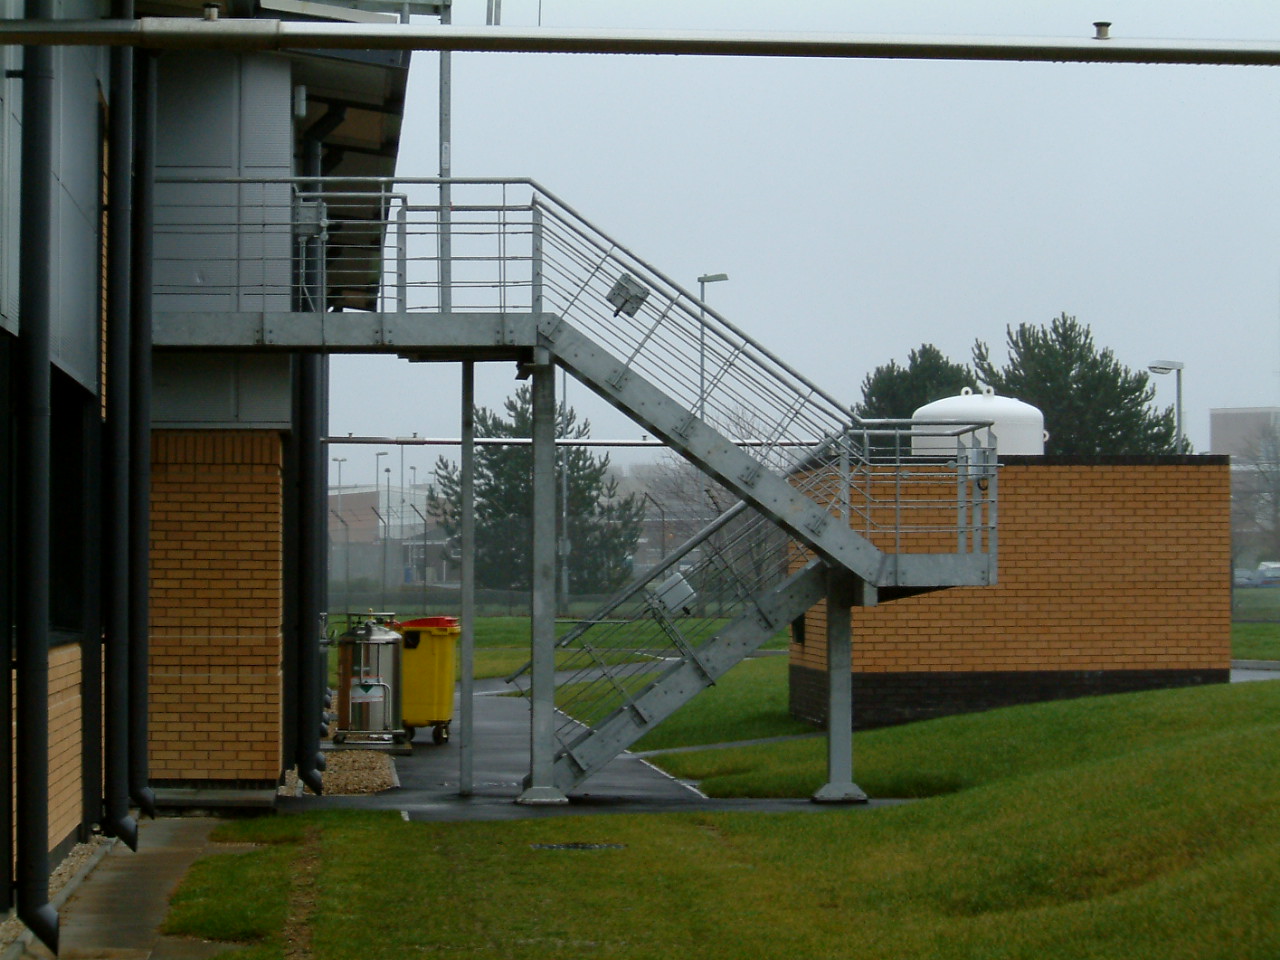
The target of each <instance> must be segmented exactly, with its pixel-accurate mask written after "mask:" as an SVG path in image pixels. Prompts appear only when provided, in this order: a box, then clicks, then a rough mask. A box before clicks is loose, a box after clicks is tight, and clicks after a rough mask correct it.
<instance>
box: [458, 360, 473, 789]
mask: <svg viewBox="0 0 1280 960" xmlns="http://www.w3.org/2000/svg"><path fill="white" fill-rule="evenodd" d="M459 471H460V473H461V478H460V479H461V491H460V494H461V497H462V509H461V513H462V517H461V524H460V526H461V529H460V530H459V531H458V532H459V533H460V534H461V540H462V571H461V574H460V579H461V581H462V582H461V584H460V585H459V586H460V590H461V593H462V638H461V656H460V663H459V670H460V672H461V677H462V684H461V689H460V691H459V697H460V699H461V715H460V716H459V718H458V723H459V727H460V729H459V737H458V793H459V794H460V795H461V796H464V797H469V796H471V792H472V789H473V788H474V781H475V774H474V769H475V702H474V700H473V699H472V698H473V697H474V696H475V682H474V678H475V672H476V671H475V664H476V660H475V645H476V365H475V362H474V361H471V360H466V361H464V362H463V364H462V463H461V465H460V467H459Z"/></svg>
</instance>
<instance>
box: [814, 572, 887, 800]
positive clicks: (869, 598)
mask: <svg viewBox="0 0 1280 960" xmlns="http://www.w3.org/2000/svg"><path fill="white" fill-rule="evenodd" d="M859 593H861V596H859V595H858V594H859ZM857 601H861V604H860V605H863V606H870V605H873V604H874V603H875V588H874V587H872V586H870V585H868V584H866V583H865V582H860V581H855V580H854V579H853V578H852V577H851V576H850V575H849V574H848V573H847V572H845V571H843V570H838V569H834V568H833V569H829V570H828V571H827V782H826V784H825V785H824V786H823V787H822V788H821V789H819V790H818V792H817V793H815V794H814V795H813V800H814V802H816V803H865V802H866V800H867V795H866V794H865V793H863V792H862V790H861V789H860V788H859V787H858V785H857V784H856V783H854V782H853V643H852V627H851V622H850V612H851V608H852V607H853V605H854V603H855V602H857Z"/></svg>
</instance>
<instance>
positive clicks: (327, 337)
mask: <svg viewBox="0 0 1280 960" xmlns="http://www.w3.org/2000/svg"><path fill="white" fill-rule="evenodd" d="M153 341H154V344H155V346H156V348H157V349H163V348H176V349H184V350H255V351H260V350H272V349H275V350H281V351H284V352H294V351H318V352H321V353H399V354H415V353H423V354H428V353H447V352H449V351H458V350H465V351H467V353H468V356H471V358H472V359H494V357H493V356H485V355H486V354H498V355H514V354H516V353H518V352H519V351H520V350H522V349H527V348H530V347H532V346H534V345H535V344H536V343H537V333H536V324H535V322H534V315H533V314H528V313H520V314H513V313H311V312H308V313H289V312H283V311H282V312H278V313H277V312H260V311H241V312H231V311H228V312H217V311H212V312H190V313H177V312H171V313H157V314H156V318H155V328H154V334H153ZM473 354H474V355H473Z"/></svg>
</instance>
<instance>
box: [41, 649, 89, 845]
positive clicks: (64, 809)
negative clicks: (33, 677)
mask: <svg viewBox="0 0 1280 960" xmlns="http://www.w3.org/2000/svg"><path fill="white" fill-rule="evenodd" d="M80 664H81V652H80V645H79V644H78V643H69V644H66V645H64V646H59V647H54V648H53V649H51V650H50V651H49V849H51V850H52V849H54V848H56V847H58V845H59V844H61V843H63V842H64V841H65V840H66V839H67V838H68V837H70V836H73V835H74V834H75V833H76V831H77V830H78V829H79V828H80V819H81V817H80V813H81V811H80V806H81V802H82V796H81V768H80V744H81V731H82V727H83V716H82V707H83V704H82V702H81V697H80V680H81V676H80Z"/></svg>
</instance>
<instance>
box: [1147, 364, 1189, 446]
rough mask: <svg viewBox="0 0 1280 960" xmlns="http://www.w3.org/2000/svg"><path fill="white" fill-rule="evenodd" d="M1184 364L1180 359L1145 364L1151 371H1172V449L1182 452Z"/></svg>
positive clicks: (1160, 372)
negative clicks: (1173, 399)
mask: <svg viewBox="0 0 1280 960" xmlns="http://www.w3.org/2000/svg"><path fill="white" fill-rule="evenodd" d="M1183 366H1185V364H1183V362H1182V361H1181V360H1155V361H1152V362H1151V363H1149V364H1147V369H1148V370H1150V371H1151V372H1152V373H1159V374H1165V373H1172V374H1173V375H1174V396H1175V397H1176V399H1175V401H1174V405H1173V449H1174V450H1176V451H1177V452H1178V453H1182V452H1183V444H1182V368H1183Z"/></svg>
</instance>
